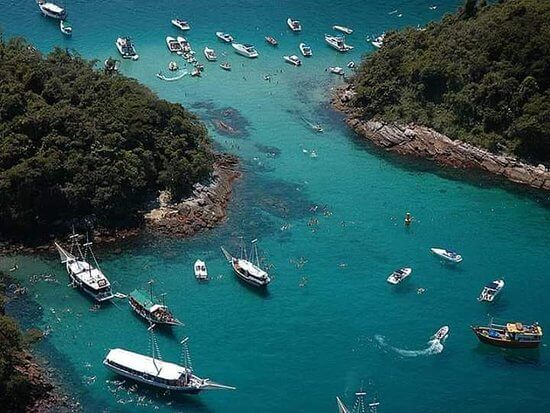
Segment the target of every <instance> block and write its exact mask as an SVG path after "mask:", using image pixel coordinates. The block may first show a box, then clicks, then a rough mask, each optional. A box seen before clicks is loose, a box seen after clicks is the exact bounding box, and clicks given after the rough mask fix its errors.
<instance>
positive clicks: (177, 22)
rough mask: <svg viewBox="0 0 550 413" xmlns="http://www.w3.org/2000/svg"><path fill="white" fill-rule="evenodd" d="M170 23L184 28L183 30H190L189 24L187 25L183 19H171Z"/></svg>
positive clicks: (181, 28)
mask: <svg viewBox="0 0 550 413" xmlns="http://www.w3.org/2000/svg"><path fill="white" fill-rule="evenodd" d="M172 24H173V25H174V26H176V27H177V28H178V29H180V30H184V31H187V30H191V26H189V23H187V21H185V20H181V19H172Z"/></svg>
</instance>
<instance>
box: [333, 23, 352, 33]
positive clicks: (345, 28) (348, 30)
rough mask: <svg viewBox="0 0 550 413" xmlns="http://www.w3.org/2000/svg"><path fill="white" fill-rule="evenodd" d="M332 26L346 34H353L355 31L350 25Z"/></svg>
mask: <svg viewBox="0 0 550 413" xmlns="http://www.w3.org/2000/svg"><path fill="white" fill-rule="evenodd" d="M332 28H333V29H334V30H338V31H339V32H342V33H346V34H352V33H353V30H352V29H350V28H349V27H346V26H338V25H334V26H332Z"/></svg>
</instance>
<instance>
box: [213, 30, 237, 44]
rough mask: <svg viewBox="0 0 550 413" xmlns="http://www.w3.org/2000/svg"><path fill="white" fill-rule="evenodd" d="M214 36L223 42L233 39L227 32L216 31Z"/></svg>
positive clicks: (229, 41)
mask: <svg viewBox="0 0 550 413" xmlns="http://www.w3.org/2000/svg"><path fill="white" fill-rule="evenodd" d="M216 37H217V38H218V39H220V40H221V41H222V42H225V43H231V42H232V41H233V36H231V35H230V34H229V33H224V32H216Z"/></svg>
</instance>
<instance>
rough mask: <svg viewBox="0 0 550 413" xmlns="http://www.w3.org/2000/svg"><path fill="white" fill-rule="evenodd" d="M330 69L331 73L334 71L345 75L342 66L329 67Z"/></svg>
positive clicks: (336, 73)
mask: <svg viewBox="0 0 550 413" xmlns="http://www.w3.org/2000/svg"><path fill="white" fill-rule="evenodd" d="M328 70H329V71H330V72H331V73H334V74H335V75H340V76H343V75H344V69H343V68H341V67H340V66H331V67H329V68H328Z"/></svg>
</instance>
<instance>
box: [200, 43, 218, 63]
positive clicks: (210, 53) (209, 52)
mask: <svg viewBox="0 0 550 413" xmlns="http://www.w3.org/2000/svg"><path fill="white" fill-rule="evenodd" d="M203 53H204V57H206V60H208V61H209V62H214V61H216V59H217V58H218V56H216V52H215V51H214V49H210V48H209V47H208V46H207V47H205V48H204V51H203Z"/></svg>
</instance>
